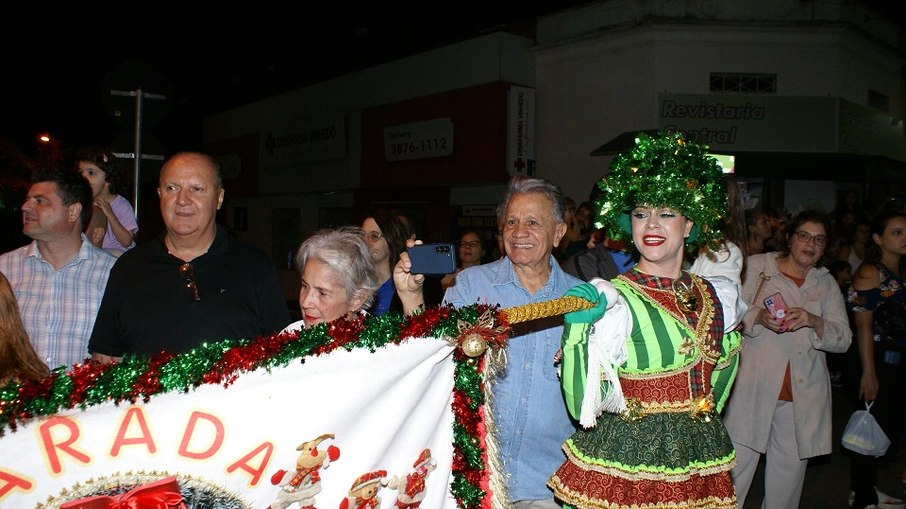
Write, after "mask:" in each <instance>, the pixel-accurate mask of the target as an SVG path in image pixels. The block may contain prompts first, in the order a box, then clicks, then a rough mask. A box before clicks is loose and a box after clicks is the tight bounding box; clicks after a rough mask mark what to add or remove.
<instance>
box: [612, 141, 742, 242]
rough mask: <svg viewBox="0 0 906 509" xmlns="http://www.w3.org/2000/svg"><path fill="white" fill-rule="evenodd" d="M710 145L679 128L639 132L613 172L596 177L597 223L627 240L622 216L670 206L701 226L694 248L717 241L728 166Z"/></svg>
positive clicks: (725, 205) (617, 238)
mask: <svg viewBox="0 0 906 509" xmlns="http://www.w3.org/2000/svg"><path fill="white" fill-rule="evenodd" d="M707 150H708V147H707V146H706V145H698V144H696V143H694V142H692V141H689V140H687V139H686V138H685V137H684V135H683V134H682V133H680V132H674V133H670V134H664V133H660V134H659V135H657V136H655V137H650V136H648V135H647V134H645V133H639V134H638V135H636V139H635V146H634V147H633V148H631V149H629V150H627V151H625V152H622V153H620V154H618V155H617V156H616V157H615V158H614V160H613V162H612V163H611V165H610V171H609V172H608V173H607V175H605V176H604V177H602V178H601V180H599V181H598V182H597V187H598V190H599V198H597V200H596V205H597V208H598V216H597V220H596V221H595V226H597V227H598V228H601V227H606V228H607V234H608V235H609V236H610V237H611V238H613V239H616V240H619V239H623V238H626V237H627V236H628V235H627V234H626V232H624V231H623V230H622V229H621V228H620V226H619V224H618V219H619V217H620V216H621V215H623V214H628V213H629V212H631V211H632V209H634V208H635V207H637V206H639V205H648V206H656V207H658V206H659V207H663V206H666V207H671V208H674V209H676V210H678V211H680V212H681V213H682V214H683V215H684V216H686V217H688V218H689V219H691V220H692V221H694V222H695V224H696V225H698V226H699V227H700V228H701V232H700V233H699V235H698V238H696V239H695V240H694V241H693V242H691V243H690V244H689V248H691V249H694V248H696V247H698V246H701V245H704V244H710V245H714V244H715V243H716V241H718V240H719V239H720V238H721V236H722V233H721V229H720V224H721V218H723V217H725V216H726V214H727V212H726V208H727V199H726V192H725V190H724V178H723V170H722V169H721V167H720V164H719V163H718V162H717V159H715V158H714V157H712V156H709V155H708V154H707Z"/></svg>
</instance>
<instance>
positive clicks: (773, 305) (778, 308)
mask: <svg viewBox="0 0 906 509" xmlns="http://www.w3.org/2000/svg"><path fill="white" fill-rule="evenodd" d="M764 307H765V308H767V310H768V312H769V313H771V316H773V317H774V319H775V320H783V318H784V317H785V316H786V310H787V307H786V302H785V301H784V300H783V295H781V294H780V292H777V293H775V294H774V295H769V296H767V297H765V299H764Z"/></svg>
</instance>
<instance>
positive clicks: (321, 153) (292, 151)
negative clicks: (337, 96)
mask: <svg viewBox="0 0 906 509" xmlns="http://www.w3.org/2000/svg"><path fill="white" fill-rule="evenodd" d="M263 132H264V140H263V143H262V148H263V150H262V154H261V166H262V167H264V168H267V167H273V166H284V165H293V164H299V163H313V162H317V161H328V160H332V159H342V158H344V157H346V119H345V116H344V115H343V114H336V115H327V116H323V117H314V118H307V119H303V120H299V121H296V122H291V123H287V124H283V125H279V126H273V127H270V128H267V129H265V130H264V131H263Z"/></svg>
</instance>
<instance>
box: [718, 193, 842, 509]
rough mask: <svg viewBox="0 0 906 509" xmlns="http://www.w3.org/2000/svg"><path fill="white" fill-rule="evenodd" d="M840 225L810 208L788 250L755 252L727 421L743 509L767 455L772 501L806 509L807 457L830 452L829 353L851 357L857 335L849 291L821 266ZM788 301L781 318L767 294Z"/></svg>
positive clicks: (767, 502) (795, 222) (767, 498)
mask: <svg viewBox="0 0 906 509" xmlns="http://www.w3.org/2000/svg"><path fill="white" fill-rule="evenodd" d="M830 227H831V223H830V220H829V218H828V216H827V215H826V214H825V213H823V212H817V211H803V212H801V213H799V214H798V215H797V216H796V217H795V218H793V219H792V220H791V221H790V223H789V225H788V226H787V229H786V230H785V232H784V233H785V239H786V241H787V243H788V247H786V248H784V249H783V250H781V251H777V252H770V253H763V254H757V255H753V256H750V257H749V258H748V260H747V269H746V270H747V274H748V277H746V280H745V283H743V289H742V294H743V297H744V298H745V300H746V303H748V305H749V310H748V312H747V313H746V316H745V319H744V320H743V322H744V324H745V328H744V330H743V334H744V336H745V337H744V338H743V346H742V352H741V354H740V360H739V372H738V374H737V377H736V382H735V384H734V386H733V393H732V394H731V395H730V401H729V403H728V404H727V409H726V411H725V416H724V424H725V425H726V427H727V431H728V432H729V433H730V438H731V440H732V441H733V445H734V446H735V447H736V455H737V464H736V467H734V468H733V471H732V474H733V484H734V486H735V487H736V496H737V499H738V500H739V507H743V505H744V504H745V499H746V495H747V494H748V491H749V488H750V486H751V484H752V479H753V477H754V475H755V471H756V469H757V468H758V463H759V460H760V459H761V455H762V454H765V455H766V468H765V475H764V479H765V481H764V482H765V487H764V493H765V495H764V505H763V507H771V508H784V507H786V508H790V509H794V508H796V507H798V506H799V497H800V495H801V494H802V483H803V480H804V479H805V468H806V466H807V465H808V458H811V457H813V456H820V455H824V454H829V453H830V452H831V451H832V450H833V446H832V441H831V426H832V422H831V385H830V377H829V375H828V371H827V361H826V359H825V356H824V352H845V351H846V349H847V348H849V345H850V343H851V342H852V330H851V329H850V327H849V320H848V318H847V314H846V307H845V304H844V301H843V295H842V293H841V292H840V289H839V287H838V286H837V282H836V280H835V279H834V277H833V276H831V275H830V273H829V272H828V270H827V269H826V268H823V267H821V266H820V260H821V259H822V257H823V256H824V249H825V247H826V246H827V245H828V242H829V240H828V234H829V233H830V231H831V228H830ZM776 294H779V295H781V296H782V297H783V299H784V301H785V302H786V304H787V309H786V310H785V313H783V316H782V317H776V318H775V317H773V316H772V315H771V313H770V312H769V310H768V309H767V308H766V304H765V298H766V297H769V296H775V297H774V298H773V300H774V302H776V301H777V300H779V299H778V298H777V297H776Z"/></svg>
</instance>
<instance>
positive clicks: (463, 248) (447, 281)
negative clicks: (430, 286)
mask: <svg viewBox="0 0 906 509" xmlns="http://www.w3.org/2000/svg"><path fill="white" fill-rule="evenodd" d="M456 248H457V249H456V253H457V254H458V255H459V257H458V258H459V267H457V268H456V272H454V273H452V274H447V275H446V276H444V277H443V278H442V279H441V280H440V286H441V288H443V289H444V290H446V289H447V288H449V287H451V286H453V285H455V284H456V274H458V273H460V272H462V271H463V270H464V269H468V268H469V267H474V266H476V265H481V264H482V263H484V255H485V250H484V242H482V241H481V236H480V235H478V232H476V231H474V230H466V231H464V232H463V233H462V235H460V236H459V243H458V244H457V245H456Z"/></svg>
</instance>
